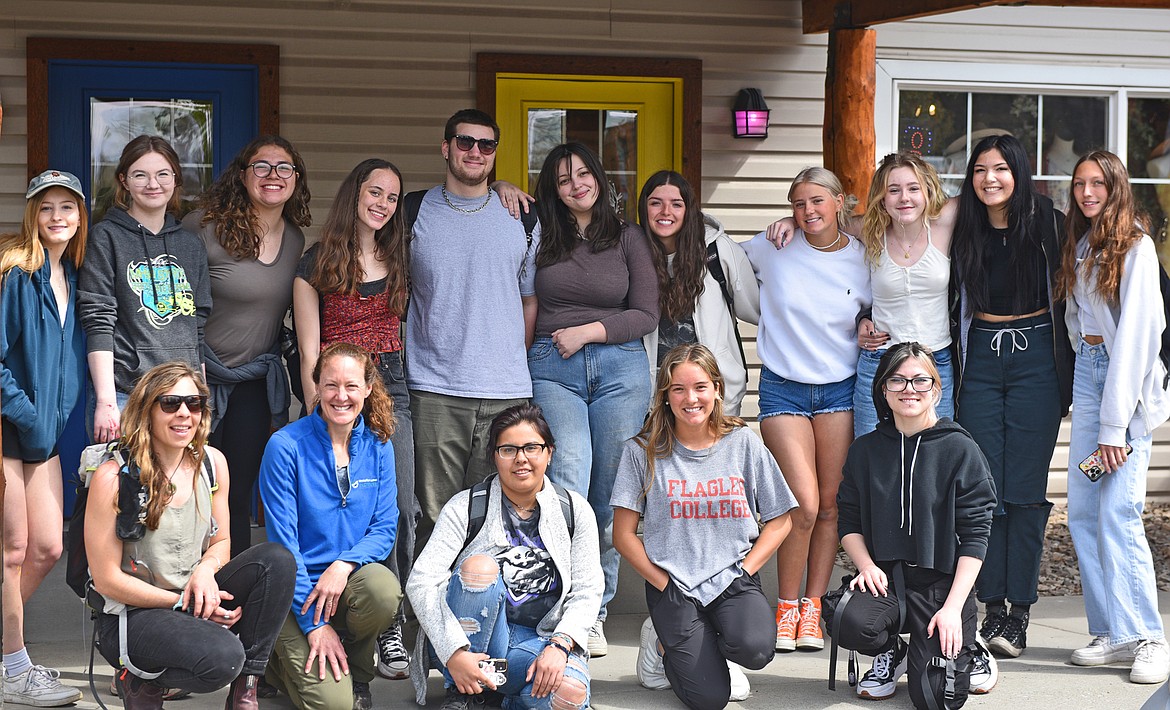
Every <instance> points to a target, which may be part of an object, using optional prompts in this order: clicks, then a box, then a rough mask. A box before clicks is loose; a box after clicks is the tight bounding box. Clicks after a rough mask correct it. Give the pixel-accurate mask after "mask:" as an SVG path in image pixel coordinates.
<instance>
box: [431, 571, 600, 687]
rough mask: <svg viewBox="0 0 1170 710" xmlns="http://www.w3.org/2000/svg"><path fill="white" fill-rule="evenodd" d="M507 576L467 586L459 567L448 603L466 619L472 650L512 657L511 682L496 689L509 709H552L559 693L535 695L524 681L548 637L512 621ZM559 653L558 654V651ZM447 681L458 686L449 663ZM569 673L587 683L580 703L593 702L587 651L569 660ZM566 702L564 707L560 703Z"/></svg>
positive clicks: (452, 583) (508, 658)
mask: <svg viewBox="0 0 1170 710" xmlns="http://www.w3.org/2000/svg"><path fill="white" fill-rule="evenodd" d="M507 591H508V590H507V589H506V588H505V587H504V581H503V579H501V578H500V577H499V576H497V577H496V580H495V582H493V583H491V584H489V585H488V586H487V587H484V588H483V589H468V588H467V587H465V586H463V579H462V578H461V577H460V576H459V572H456V573H455V574H453V575H451V581H450V582H449V583H448V584H447V606H448V607H449V608H450V609H451V612H452V613H453V614H455V618H456V619H459V620H460V623H461V624H465V626H464V631H467V632H468V633H467V640H468V642H469V643H470V648H469V649H468V650H469V651H471V652H472V653H486V654H487V655H488V656H489V657H491V658H506V659H507V660H508V682H507V683H504V685H502V686H499V687H498V688H496V691H497V692H499V693H500V694H501V695H503V696H504V709H505V710H520V708H538V709H540V710H548V709H549V708H551V707H552V699H553V696H554V695H556V693H550V694H549V695H547V696H545V697H543V698H534V697H532V683H531V682H530V681H527V680H525V676H526V675H527V674H528V667H529V666H530V665H532V662H533V661H535V660H536V657H537V656H538V655H540V652H541V651H542V650H544V646H545V639H544V638H543V637H542V636H540V635H539V634H537V633H536V629H533V628H530V627H527V626H520V625H517V624H510V623H508V614H507V612H506V611H505V609H504V598H505V595H506V594H507ZM468 623H471V624H473V625H474V630H470V629H468V627H467V626H466V624H468ZM558 653H560V652H559V651H558ZM442 671H443V678H444V679H445V683H444V685H446V687H448V688H453V687H455V682H454V681H453V680H451V674H450V673H449V672H448V671H447V668H446V667H445V666H443V667H442ZM565 677H566V678H574V679H576V680H578V681H580V682H581V683H583V684H584V685H585V691H586V700H585V702H584V703H582V704H581V707H583V708H584V707H589V699H588V692H589V666H588V664H587V662H586V660H585V658H584V657H583V656H581V655H580V654H577V653H573V654H571V655H570V656H569V662H568V663H567V664H566V665H565ZM562 707H563V706H562Z"/></svg>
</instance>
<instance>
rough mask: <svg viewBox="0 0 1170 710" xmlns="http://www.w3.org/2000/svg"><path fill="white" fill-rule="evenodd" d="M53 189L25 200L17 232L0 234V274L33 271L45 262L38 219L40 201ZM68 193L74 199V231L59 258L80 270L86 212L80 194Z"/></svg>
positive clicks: (86, 228) (86, 229) (87, 219)
mask: <svg viewBox="0 0 1170 710" xmlns="http://www.w3.org/2000/svg"><path fill="white" fill-rule="evenodd" d="M54 189H62V190H64V189H65V188H54ZM52 191H53V190H45V191H43V192H38V193H37V194H35V195H33V196H32V197H31V198H30V199H29V200H28V202H26V203H25V205H24V219H23V220H21V223H20V231H19V232H13V233H11V234H3V235H0V275H3V274H7V273H8V270H9V269H12V268H19V269H21V270H22V271H24V272H25V273H27V274H32V273H35V272H36V271H38V270H40V268H41V267H42V266H44V265H45V247H44V246H43V245H42V244H41V232H40V228H39V226H38V224H37V218H38V216H39V215H40V211H41V204H42V203H44V201H45V198H46V197H48V195H49V193H50V192H52ZM66 192H69V191H67V190H66ZM69 195H70V196H71V197H73V199H74V200H75V201H76V202H77V220H78V221H77V232H75V233H74V235H73V236H72V237H71V238H70V239H69V244H67V245H66V246H65V253H64V254H62V258H63V259H64V260H66V261H69V262H72V264H73V266H75V267H76V268H79V269H80V268H81V262H82V261H84V260H85V245H86V236H87V235H88V234H89V213H88V212H86V209H85V202H84V201H83V200H82V199H81V198H80V197H78V196H77V195H74V194H73V193H72V192H69Z"/></svg>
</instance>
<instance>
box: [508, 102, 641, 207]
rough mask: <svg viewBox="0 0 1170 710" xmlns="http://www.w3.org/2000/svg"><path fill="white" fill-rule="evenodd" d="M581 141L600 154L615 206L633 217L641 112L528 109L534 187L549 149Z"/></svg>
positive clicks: (531, 185) (530, 178)
mask: <svg viewBox="0 0 1170 710" xmlns="http://www.w3.org/2000/svg"><path fill="white" fill-rule="evenodd" d="M568 141H580V142H581V143H584V144H585V145H587V146H589V147H590V148H592V149H593V150H594V151H596V152H597V154H598V156H600V157H601V164H602V167H604V168H605V172H606V174H607V175H608V176H609V181H610V184H611V186H612V188H613V193H614V202H615V204H614V209H616V210H617V211H618V213H619V214H621V215H622V217H623V218H624V219H628V220H634V219H635V216H636V211H637V205H636V200H637V198H638V112H637V111H626V110H590V109H559V108H535V109H529V110H528V186H529V189H530V190H531V189H533V188H534V187H535V185H536V178H537V175H539V174H540V167H541V165H542V164H543V163H544V159H545V156H547V155H548V153H549V151H550V150H552V149H553V148H554V147H556V146H558V145H560V144H561V143H566V142H568Z"/></svg>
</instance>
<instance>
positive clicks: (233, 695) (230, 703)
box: [223, 674, 260, 710]
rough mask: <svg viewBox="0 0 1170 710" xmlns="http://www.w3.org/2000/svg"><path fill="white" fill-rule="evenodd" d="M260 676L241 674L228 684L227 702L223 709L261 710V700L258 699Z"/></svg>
mask: <svg viewBox="0 0 1170 710" xmlns="http://www.w3.org/2000/svg"><path fill="white" fill-rule="evenodd" d="M259 681H260V676H255V675H246V674H244V675H240V676H239V677H237V678H236V679H235V680H233V681H232V684H231V685H229V686H228V696H227V702H225V703H224V704H223V710H260V701H259V700H257V699H256V688H257V686H258V685H259Z"/></svg>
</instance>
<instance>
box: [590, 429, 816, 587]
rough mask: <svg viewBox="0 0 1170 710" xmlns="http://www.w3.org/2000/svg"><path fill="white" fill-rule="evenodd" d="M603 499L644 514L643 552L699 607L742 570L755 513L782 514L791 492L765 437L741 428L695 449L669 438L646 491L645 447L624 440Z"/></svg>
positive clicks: (764, 517) (792, 501)
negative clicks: (610, 487) (670, 441)
mask: <svg viewBox="0 0 1170 710" xmlns="http://www.w3.org/2000/svg"><path fill="white" fill-rule="evenodd" d="M643 491H645V494H644V495H643ZM610 504H611V505H613V506H614V507H615V508H627V509H629V510H635V511H637V512H639V513H642V514H643V515H644V516H645V525H644V529H643V532H642V542H643V544H645V546H646V555H647V556H648V557H649V558H650V561H651V562H653V563H654V564H656V565H658V566H659V567H661V568H662V569H663V570H665V571H666V573H667V574H669V575H670V578H671V579H672V580H673V581H674V583H675V584H676V585H677V586H678V588H679V589H680V590H681V591H682V592H683V594H686V595H687V596H688V597H691V598H692V599H694V600H696V601H697V602H699V604H702V605H704V606H705V605H707V604H710V603H711V602H712V601H713V600H714V599H715V598H716V597H718V596H719V595H720V594H722V593H723V590H725V589H727V587H728V585H730V584H731V582H732V581H733V580H735V579H736V578H737V577H739V576H740V575H741V574H743V570H742V568H741V567H740V564H741V563H742V562H743V558H744V557H746V556H747V553H748V551H749V550H751V547H752V544H753V543H754V542H755V539H756V537H758V536H759V534H760V526H759V523H757V522H756V521H757V519H758V520H759V521H760V522H763V523H766V522H768V521H769V520H771V519H773V518H776V517H779V516H781V515H783V514H784V513H787V512H788V511H789V510H791V509H793V508H795V507H796V498H794V497H793V495H792V491H790V490H789V489H788V484H787V483H785V482H784V476H783V475H781V473H780V467H779V466H777V465H776V460H775V459H773V458H772V454H771V453H769V452H768V450H767V449H766V448H764V443H763V442H762V441H760V439H759V437H757V436H756V435H755V434H754V433H753V432H752V431H751V430H750V429H748V428H747V427H741V428H739V429H736V430H735V431H733V432H731V433H730V434H728V435H727V436H725V437H723V438H722V439H720V440H719V441H718V442H716V443H715V445H714V446H712V447H711V448H709V449H703V450H702V451H691V450H690V449H687V448H685V447H683V446H682V445H680V444H678V443H675V445H674V451H673V452H672V453H671V455H670V456H668V457H666V458H665V459H657V460H655V462H654V481H653V482H652V483H651V484H650V487H649V490H647V489H646V453H645V451H644V450H643V449H642V447H641V446H640V445H638V443H637V442H635V441H632V440H631V441H627V442H626V446H625V449H624V450H623V451H622V460H621V463H620V464H619V465H618V472H617V480H616V481H614V484H613V496H612V497H611V498H610Z"/></svg>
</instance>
